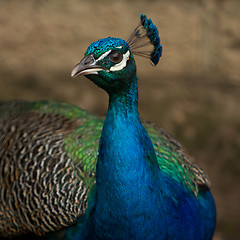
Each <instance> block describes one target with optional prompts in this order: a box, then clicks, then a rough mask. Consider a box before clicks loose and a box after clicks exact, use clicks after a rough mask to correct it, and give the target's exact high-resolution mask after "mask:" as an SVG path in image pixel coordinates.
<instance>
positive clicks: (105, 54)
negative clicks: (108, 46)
mask: <svg viewBox="0 0 240 240" xmlns="http://www.w3.org/2000/svg"><path fill="white" fill-rule="evenodd" d="M111 51H112V50H108V51H107V52H105V53H104V54H102V55H101V56H100V57H99V58H98V59H96V62H98V61H101V60H102V59H104V58H105V57H106V56H107V55H108V54H109V53H110V52H111Z"/></svg>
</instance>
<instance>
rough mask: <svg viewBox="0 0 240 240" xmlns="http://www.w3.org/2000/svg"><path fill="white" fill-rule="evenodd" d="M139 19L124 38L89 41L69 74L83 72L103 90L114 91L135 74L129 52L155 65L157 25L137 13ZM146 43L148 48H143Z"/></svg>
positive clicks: (160, 52) (158, 49) (74, 75)
mask: <svg viewBox="0 0 240 240" xmlns="http://www.w3.org/2000/svg"><path fill="white" fill-rule="evenodd" d="M140 19H141V21H140V24H139V25H138V26H137V28H136V29H135V30H134V32H133V33H132V34H131V35H130V37H129V38H128V40H127V41H125V40H123V39H121V38H112V37H108V38H104V39H100V40H98V41H96V42H93V43H92V44H91V45H90V46H89V47H88V49H87V51H86V53H85V57H84V58H83V59H82V60H81V61H80V63H78V64H77V65H76V66H75V67H74V68H73V70H72V74H71V76H72V77H76V76H79V75H85V76H86V77H87V78H89V79H90V80H91V81H93V82H94V83H95V84H97V85H98V86H99V87H101V88H103V89H104V90H106V91H107V92H110V91H118V90H119V89H124V86H128V85H129V84H130V81H131V80H132V79H133V78H132V76H133V75H135V74H136V64H135V60H134V57H133V54H136V55H140V56H143V57H147V58H149V59H150V60H151V62H152V63H153V64H154V65H157V63H158V61H159V59H160V57H161V54H162V45H161V44H160V38H159V35H158V30H157V27H156V26H155V25H153V23H152V21H151V19H147V17H146V16H145V15H142V14H141V16H140ZM149 46H151V48H152V49H151V50H148V49H144V48H147V47H149ZM142 49H144V50H142Z"/></svg>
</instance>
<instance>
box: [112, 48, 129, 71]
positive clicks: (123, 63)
mask: <svg viewBox="0 0 240 240" xmlns="http://www.w3.org/2000/svg"><path fill="white" fill-rule="evenodd" d="M129 56H130V52H129V50H128V51H127V52H126V53H125V54H123V59H122V61H121V62H120V63H118V64H116V65H114V66H112V67H111V68H110V71H112V72H114V71H120V70H122V69H123V68H125V67H126V65H127V61H128V59H129Z"/></svg>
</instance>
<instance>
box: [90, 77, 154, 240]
mask: <svg viewBox="0 0 240 240" xmlns="http://www.w3.org/2000/svg"><path fill="white" fill-rule="evenodd" d="M157 166H158V165H157V160H156V156H155V152H154V149H153V146H152V142H151V140H150V138H149V136H148V134H147V132H146V130H145V129H144V127H143V126H142V124H141V122H140V120H139V114H138V86H137V77H136V76H135V77H134V79H133V81H131V84H130V85H129V88H128V89H127V91H125V92H123V93H121V94H120V93H118V94H116V93H115V94H109V108H108V113H107V117H106V119H105V122H104V127H103V130H102V135H101V139H100V144H99V156H98V162H97V169H96V189H97V194H96V208H95V213H96V214H95V217H94V222H95V223H94V226H95V228H96V229H103V228H106V229H105V230H106V232H109V231H110V230H109V229H107V228H108V226H109V223H110V222H112V224H113V225H114V226H115V228H114V231H116V232H118V231H119V233H118V234H120V235H121V234H123V233H124V231H123V232H122V229H124V226H125V225H126V224H131V223H132V221H133V220H134V219H135V220H136V215H137V216H139V219H137V221H139V224H143V222H142V221H143V218H142V217H140V216H143V215H146V217H147V218H148V217H149V218H151V217H152V216H153V215H154V214H155V212H151V211H149V210H148V211H147V212H146V206H147V205H148V204H149V203H150V202H151V203H157V202H158V200H157V199H158V198H157V194H158V193H157V191H158V190H157V183H156V182H157V181H156V175H157V174H155V173H156V171H158V167H157ZM149 186H151V187H149ZM153 205H154V204H153ZM136 206H138V207H136ZM153 209H154V207H153ZM113 216H114V217H113ZM134 216H135V217H134ZM135 220H134V221H135ZM110 225H111V224H110ZM126 227H127V226H126ZM96 231H97V230H96ZM103 232H104V231H103ZM116 232H115V233H113V234H117V233H116ZM136 234H141V233H136ZM122 239H124V237H123V236H122Z"/></svg>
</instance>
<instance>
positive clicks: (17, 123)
mask: <svg viewBox="0 0 240 240" xmlns="http://www.w3.org/2000/svg"><path fill="white" fill-rule="evenodd" d="M49 115H50V114H46V113H24V114H21V115H20V116H18V115H15V116H13V117H11V118H8V119H7V120H4V119H3V120H1V121H0V236H4V237H10V236H15V235H19V234H22V233H25V232H34V233H35V234H37V235H43V234H44V233H46V232H49V231H55V230H58V229H60V228H62V227H65V226H69V225H71V224H72V223H73V222H75V221H76V219H77V218H78V217H79V216H81V215H83V214H84V213H85V209H86V204H87V191H86V187H85V185H84V183H83V180H82V179H80V177H79V176H78V175H77V172H78V171H76V169H75V168H76V166H74V163H73V161H72V160H71V158H69V156H68V155H67V153H66V151H64V136H66V135H67V134H69V133H71V132H72V131H73V130H75V129H76V127H77V126H78V125H80V124H81V123H80V122H79V121H76V120H75V121H74V120H69V119H67V118H66V117H64V116H61V115H57V114H55V115H53V114H51V116H49Z"/></svg>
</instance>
